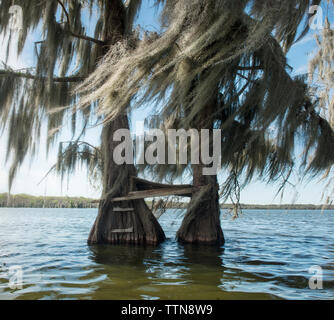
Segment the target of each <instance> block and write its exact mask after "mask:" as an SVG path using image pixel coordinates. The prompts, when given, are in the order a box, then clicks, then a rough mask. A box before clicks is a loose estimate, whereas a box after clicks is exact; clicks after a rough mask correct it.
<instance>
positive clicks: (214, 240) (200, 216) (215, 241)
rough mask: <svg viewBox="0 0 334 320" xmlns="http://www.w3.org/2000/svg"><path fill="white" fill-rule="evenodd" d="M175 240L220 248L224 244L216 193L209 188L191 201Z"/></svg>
mask: <svg viewBox="0 0 334 320" xmlns="http://www.w3.org/2000/svg"><path fill="white" fill-rule="evenodd" d="M177 239H178V241H179V242H181V243H190V244H198V245H211V246H221V245H223V244H224V243H225V239H224V234H223V230H222V228H221V223H220V208H219V201H218V191H217V189H216V188H215V187H209V188H207V189H206V190H204V191H200V192H198V193H197V194H196V195H194V197H193V199H192V200H191V202H190V204H189V207H188V211H187V213H186V215H185V218H184V220H183V223H182V225H181V228H180V230H179V231H178V233H177Z"/></svg>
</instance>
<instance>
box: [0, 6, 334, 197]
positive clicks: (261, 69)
mask: <svg viewBox="0 0 334 320" xmlns="http://www.w3.org/2000/svg"><path fill="white" fill-rule="evenodd" d="M116 2H117V4H118V8H119V10H118V11H117V12H115V13H114V14H115V15H118V16H119V17H120V19H119V20H120V23H125V29H126V34H127V36H126V37H119V38H117V34H116V35H115V39H114V41H112V45H110V44H108V43H106V42H105V39H104V34H105V32H106V30H107V29H108V27H109V26H108V21H106V19H105V17H106V12H107V11H108V10H109V9H110V7H109V5H110V1H106V0H92V1H80V0H63V1H60V0H52V1H40V0H31V1H25V0H17V1H15V4H17V5H19V6H21V7H22V9H23V13H24V14H23V29H22V30H21V32H20V34H19V41H18V53H21V52H22V50H23V47H24V45H25V43H26V41H27V36H28V34H29V33H31V32H34V31H37V30H40V31H41V32H42V38H41V41H38V42H36V43H34V47H35V62H36V63H35V65H34V66H32V68H31V69H28V70H25V71H22V70H21V71H18V70H12V69H11V68H10V67H9V66H7V65H6V63H4V65H3V68H2V70H0V96H1V97H2V101H1V104H0V124H1V126H2V128H3V127H4V126H6V125H7V124H8V125H9V129H10V132H9V140H8V150H7V157H8V158H9V157H10V156H12V159H13V163H12V167H11V172H10V176H9V179H10V185H11V184H12V181H13V179H14V177H15V174H16V171H17V169H18V167H19V166H20V165H21V164H22V162H23V160H24V159H25V156H26V155H27V154H28V153H29V152H30V153H31V154H32V155H33V154H34V153H35V152H36V150H37V149H36V146H37V144H38V142H39V138H40V136H41V126H42V123H43V122H44V121H47V127H48V128H47V129H48V132H49V139H48V146H49V147H51V146H52V144H53V143H54V142H55V141H56V139H57V137H58V133H59V132H60V129H61V128H62V125H63V122H64V120H65V119H66V117H67V116H70V117H71V121H72V129H73V136H74V134H75V130H76V128H77V119H79V118H80V119H81V118H82V119H83V123H82V124H81V130H80V132H79V134H78V136H79V137H78V138H76V139H74V141H73V142H71V143H69V144H66V145H65V144H61V146H60V149H59V161H58V166H57V169H58V171H59V172H60V173H62V174H64V173H65V172H69V173H71V172H72V171H73V169H74V167H75V165H76V163H77V161H82V162H83V163H85V164H87V165H88V166H89V167H90V168H91V169H92V172H96V171H95V170H96V169H97V170H98V168H102V165H101V158H100V156H99V152H100V151H99V148H95V147H93V146H90V145H88V144H85V143H82V142H81V137H82V134H83V133H84V132H85V129H86V127H87V123H88V122H89V121H91V120H92V119H93V120H94V121H96V122H98V121H100V122H103V123H107V122H109V121H112V120H113V119H115V118H116V117H117V116H119V115H120V114H122V113H124V111H129V110H131V109H133V108H136V107H140V106H142V105H143V104H144V103H155V105H156V108H155V114H156V115H158V117H155V121H154V125H155V126H160V127H163V128H165V129H167V128H186V129H187V128H191V127H203V128H205V127H212V126H213V127H214V128H219V129H222V132H223V139H222V164H223V168H225V169H228V171H229V172H230V173H231V175H230V177H229V178H228V179H227V181H226V183H225V189H224V190H225V192H226V193H227V194H228V193H229V192H230V191H231V190H232V189H233V188H235V186H236V185H235V184H236V178H238V177H241V176H243V177H245V181H244V182H245V183H247V182H249V181H250V180H251V179H252V177H253V176H254V175H255V174H258V175H259V176H262V177H266V178H268V179H269V180H274V179H276V178H282V179H283V181H284V180H286V179H287V177H288V176H289V173H290V172H291V168H292V167H293V165H294V150H295V146H296V138H297V137H299V140H298V143H301V144H302V145H303V150H304V154H303V165H304V166H305V167H306V168H308V169H309V170H311V171H312V172H314V173H317V172H321V171H323V170H326V169H329V168H330V167H331V166H332V164H333V161H334V154H333V152H332V150H333V147H334V136H333V130H332V128H331V126H330V124H329V122H328V121H327V120H326V119H325V117H324V115H323V114H321V112H320V108H321V107H322V106H323V104H324V100H323V99H322V100H321V99H320V100H319V99H317V98H316V97H314V96H313V94H312V92H311V91H310V90H309V87H308V85H307V83H306V79H305V78H303V77H292V76H291V73H290V72H289V68H290V67H289V66H288V64H287V59H286V53H287V52H288V50H289V49H290V48H291V46H292V45H293V43H295V41H296V40H297V39H299V38H300V37H301V36H304V35H305V34H306V32H307V31H308V18H310V15H309V7H310V6H311V5H319V4H320V3H321V1H320V0H313V1H311V0H280V1H277V0H273V1H268V0H247V1H246V0H233V1H232V0H207V1H203V0H182V1H177V0H156V1H155V3H156V4H157V5H161V6H162V14H161V19H160V22H161V27H162V32H161V33H153V32H150V33H149V32H140V30H138V29H135V28H134V21H135V17H136V15H137V13H138V11H139V9H140V6H141V3H142V1H140V0H129V1H121V0H115V3H116ZM12 4H13V2H12V1H11V0H1V9H0V33H1V32H4V33H5V32H9V33H11V32H13V30H10V29H9V22H10V20H9V19H10V16H9V15H8V12H9V9H10V7H11V6H12ZM84 4H87V6H85V5H84ZM304 23H305V27H304V26H303V24H304ZM301 26H302V27H303V28H302V29H301ZM89 30H93V32H89ZM331 32H332V31H331ZM329 33H330V32H329ZM331 48H332V44H331ZM330 52H331V51H328V50H327V51H325V52H324V51H321V53H320V54H318V56H317V58H316V59H315V60H314V63H313V66H314V67H313V69H312V71H314V70H315V69H316V67H317V66H318V67H319V70H320V73H321V72H322V70H324V68H326V67H324V66H325V64H324V62H323V61H332V60H333V59H332V58H333V57H332V53H330ZM324 55H326V57H325V56H324ZM326 59H327V60H326ZM328 59H329V60H328ZM329 65H330V64H327V66H329ZM324 72H325V73H326V74H328V72H327V71H324ZM208 106H210V109H209V110H210V112H205V111H206V110H208ZM198 115H200V116H198ZM203 115H205V116H203ZM152 125H153V123H152ZM152 169H153V170H154V172H155V173H156V174H159V176H164V175H166V174H167V173H171V172H176V173H177V174H182V173H183V168H182V170H180V167H178V166H175V167H173V166H155V167H153V168H152Z"/></svg>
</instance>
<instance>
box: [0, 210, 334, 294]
mask: <svg viewBox="0 0 334 320" xmlns="http://www.w3.org/2000/svg"><path fill="white" fill-rule="evenodd" d="M96 214H97V210H95V209H92V210H91V209H0V299H334V233H333V230H334V211H325V212H324V213H321V212H320V211H304V210H300V211H288V212H287V211H275V210H268V211H258V210H249V211H247V210H246V211H245V212H244V214H243V215H242V216H241V217H240V218H239V219H237V220H235V221H232V219H231V216H230V215H228V214H227V213H226V212H223V214H222V224H223V229H224V233H225V237H226V244H225V246H224V247H222V248H219V249H217V248H208V247H204V248H202V247H193V246H183V245H180V244H178V243H177V242H176V241H175V233H176V231H177V229H178V227H179V225H180V223H181V220H182V211H175V210H170V211H168V212H167V213H166V214H165V215H164V216H162V217H161V219H160V222H161V224H162V226H163V228H164V230H165V232H166V236H167V238H168V239H167V241H166V242H165V243H164V244H162V245H160V246H159V247H155V248H153V247H146V248H136V247H126V246H92V247H90V246H88V245H87V243H86V241H87V237H88V233H89V231H90V228H91V226H92V224H93V222H94V219H95V217H96ZM314 265H317V266H320V267H321V268H322V272H323V289H322V290H311V289H310V288H309V279H310V277H311V276H312V274H310V273H309V268H310V267H312V266H314ZM15 266H20V268H22V275H23V288H22V289H18V290H14V289H11V288H9V286H8V283H9V279H10V278H12V277H13V275H14V274H15V273H13V270H17V269H13V267H15ZM18 270H19V269H18ZM12 279H14V280H15V278H12Z"/></svg>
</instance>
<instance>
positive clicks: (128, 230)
mask: <svg viewBox="0 0 334 320" xmlns="http://www.w3.org/2000/svg"><path fill="white" fill-rule="evenodd" d="M133 230H134V229H133V227H132V228H128V229H114V230H111V233H133V232H134V231H133Z"/></svg>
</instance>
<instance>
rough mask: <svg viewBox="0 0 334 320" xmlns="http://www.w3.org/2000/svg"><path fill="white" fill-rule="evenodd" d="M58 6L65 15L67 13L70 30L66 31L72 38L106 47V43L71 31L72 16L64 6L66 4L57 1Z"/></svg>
mask: <svg viewBox="0 0 334 320" xmlns="http://www.w3.org/2000/svg"><path fill="white" fill-rule="evenodd" d="M57 2H58V4H59V5H60V6H61V7H62V9H63V11H64V13H65V16H66V20H67V24H68V26H69V29H68V30H65V31H67V32H68V33H69V34H70V35H71V36H72V37H75V38H79V39H83V40H87V41H91V42H94V43H96V44H98V45H101V46H103V45H105V42H104V41H101V40H98V39H95V38H92V37H88V36H85V35H80V34H77V33H74V32H73V31H71V29H70V26H71V24H70V16H69V14H68V12H67V10H66V7H65V6H64V4H63V3H62V2H61V1H60V0H57Z"/></svg>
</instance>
